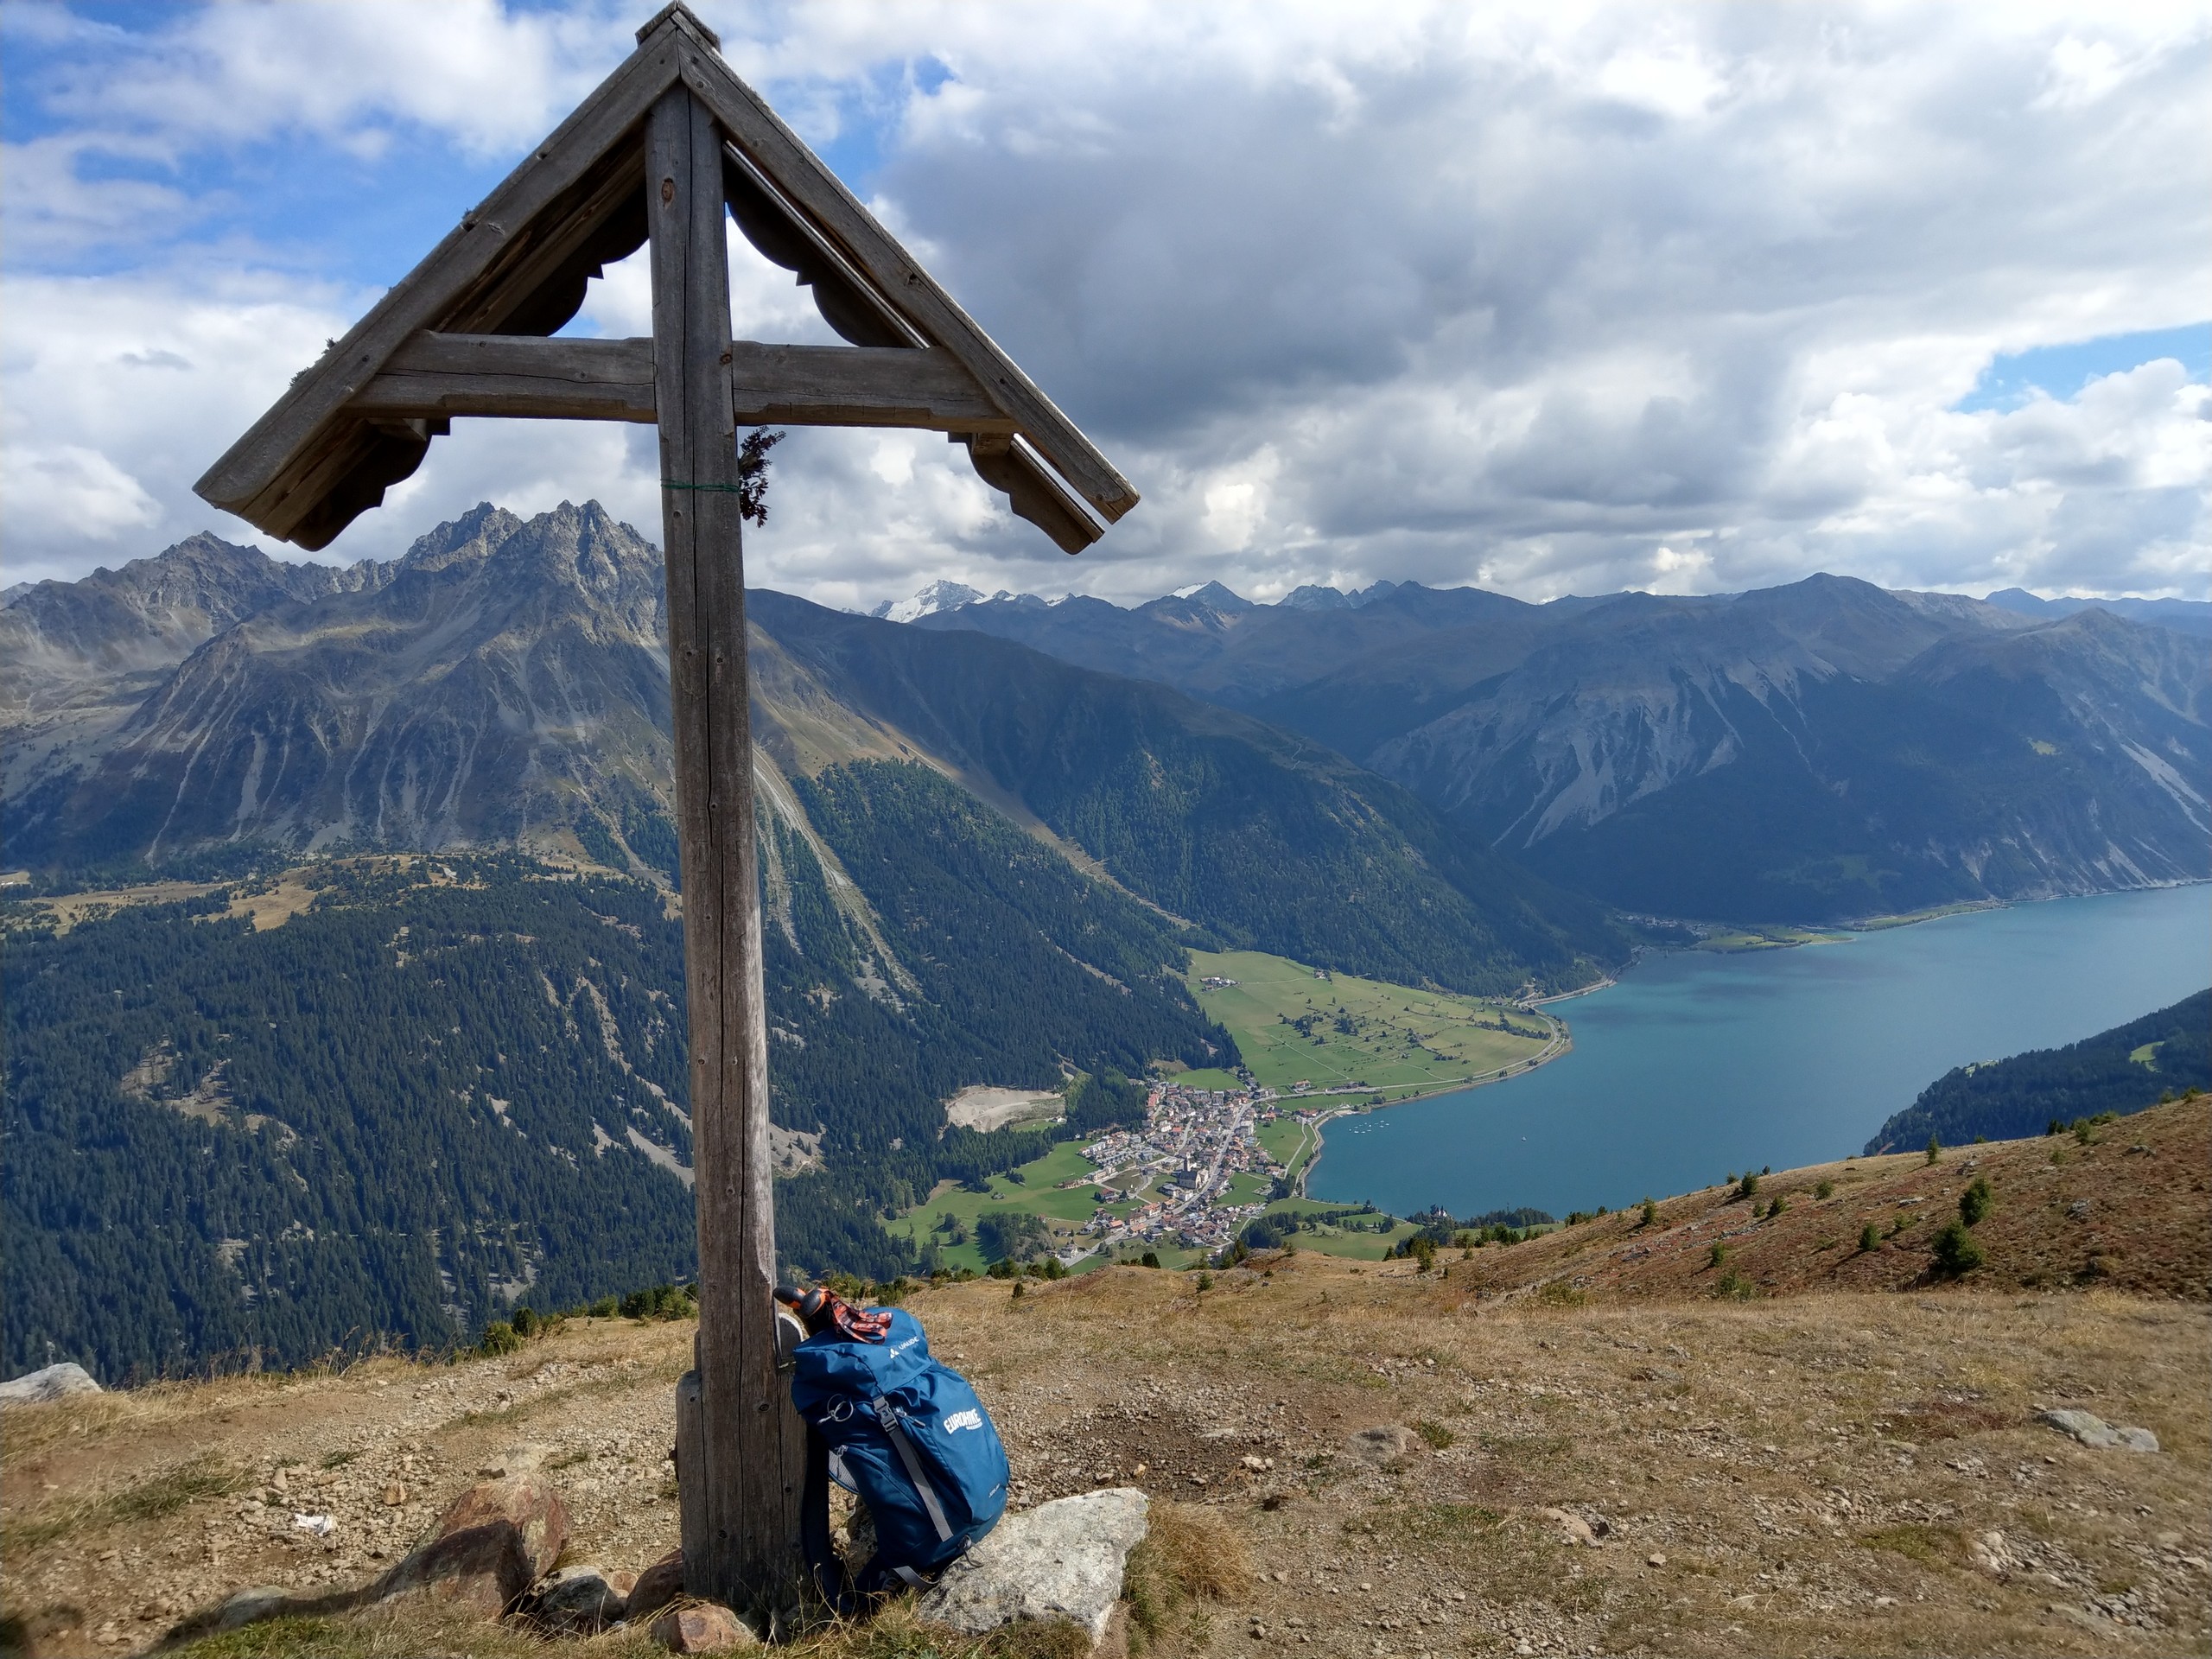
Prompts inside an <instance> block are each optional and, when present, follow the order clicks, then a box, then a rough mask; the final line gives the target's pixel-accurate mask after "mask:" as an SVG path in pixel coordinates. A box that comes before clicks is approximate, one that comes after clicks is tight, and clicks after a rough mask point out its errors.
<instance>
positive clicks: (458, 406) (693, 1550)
mask: <svg viewBox="0 0 2212 1659" xmlns="http://www.w3.org/2000/svg"><path fill="white" fill-rule="evenodd" d="M720 48H721V41H719V39H718V38H717V37H716V36H715V34H714V32H713V31H712V30H711V29H708V28H707V26H706V25H705V24H703V23H702V22H700V21H699V20H698V19H697V18H696V17H695V16H692V14H691V13H690V10H688V9H686V8H685V7H684V6H683V5H682V4H680V3H679V4H674V5H671V6H669V7H667V8H666V9H665V10H663V11H661V12H660V13H659V14H658V16H655V17H654V18H653V20H652V22H649V23H647V24H646V25H645V28H643V29H640V30H639V31H638V49H637V51H636V52H635V53H633V54H632V55H631V56H630V58H629V59H628V60H627V61H626V62H625V63H624V64H623V65H622V66H621V67H620V68H619V69H617V70H616V71H615V72H614V73H613V74H612V75H610V76H608V77H607V79H606V80H605V81H604V82H603V83H601V86H600V87H599V89H598V90H597V91H596V92H593V93H592V95H591V96H590V97H589V98H588V99H585V100H584V101H583V103H582V105H580V106H579V107H578V108H577V109H576V111H575V113H573V114H572V115H570V116H569V118H568V119H567V120H566V121H563V123H562V124H561V125H560V126H559V127H558V128H557V129H556V130H555V131H554V133H553V134H552V136H551V137H549V138H547V139H546V140H545V142H544V143H542V144H540V145H539V146H538V147H537V149H534V150H532V151H531V154H530V155H529V156H528V157H527V158H526V159H524V162H523V163H522V164H521V165H520V166H519V167H518V168H515V170H514V171H513V172H512V174H510V175H508V176H507V178H506V180H505V182H503V183H502V184H501V185H500V186H499V188H497V189H495V190H494V191H493V192H492V194H490V195H489V196H487V197H486V198H485V200H484V201H483V202H482V204H481V205H480V206H479V207H476V208H475V209H474V211H473V212H471V213H467V214H466V215H464V216H463V217H462V219H461V224H460V226H459V227H458V228H457V229H455V230H454V231H452V232H449V233H448V235H447V237H446V238H445V239H444V240H443V241H442V242H441V243H439V244H438V245H437V247H436V248H435V249H434V250H433V251H431V252H430V254H429V257H427V258H425V259H424V260H423V262H422V263H421V264H418V265H416V267H415V269H414V270H412V271H410V273H408V275H407V277H405V278H404V280H403V281H401V282H400V283H397V285H396V286H395V287H393V288H392V289H391V291H390V292H389V293H387V294H386V295H385V296H384V298H383V299H382V300H381V301H379V302H378V304H377V306H376V307H375V308H374V309H373V310H372V311H371V312H370V313H369V314H368V315H366V316H365V317H364V318H362V319H361V321H359V323H357V324H355V325H354V327H353V331H352V332H351V333H349V334H347V335H346V338H345V339H343V340H339V341H337V342H336V343H335V344H334V346H331V348H330V349H329V350H328V351H327V352H326V353H324V354H323V357H322V359H321V361H320V362H318V363H316V364H315V365H314V366H313V367H312V368H310V369H308V370H307V371H306V372H303V373H302V374H301V375H300V376H299V378H297V379H296V381H295V382H294V383H293V385H292V387H291V390H290V391H287V392H286V393H285V394H284V396H283V397H282V398H280V399H279V400H278V401H277V404H276V405H275V406H274V407H272V408H271V409H270V410H269V412H268V413H267V414H265V415H264V416H262V417H261V419H260V420H259V421H258V422H257V423H255V425H254V427H253V429H252V430H251V431H250V432H248V433H247V434H246V435H245V436H244V437H243V438H241V439H239V440H238V442H237V443H236V444H235V445H234V446H232V448H231V450H230V452H229V453H228V454H226V455H225V456H224V457H223V458H222V459H221V460H220V461H218V462H216V463H215V465H214V467H212V468H211V469H210V470H209V472H208V474H207V476H206V477H205V478H203V479H201V480H200V482H199V484H198V486H196V487H197V489H198V491H199V493H200V495H201V496H203V497H205V498H206V499H207V500H208V501H210V502H213V504H214V505H217V506H219V507H222V508H225V509H226V510H227V511H229V512H234V513H236V514H238V516H239V517H240V518H245V519H246V520H248V521H249V522H251V524H255V525H257V527H258V528H260V529H261V530H263V531H265V532H267V533H268V534H269V535H271V536H275V537H280V538H282V539H283V540H286V541H289V542H293V543H297V544H298V545H299V546H301V547H303V548H308V549H310V550H312V549H315V548H320V547H323V546H327V544H328V543H330V541H331V540H332V539H333V538H334V537H336V536H337V534H338V533H339V531H341V530H343V529H345V527H346V525H347V524H350V523H352V522H353V519H354V518H357V517H358V516H359V515H360V514H361V513H362V512H366V511H367V510H368V509H369V508H371V507H373V506H376V505H379V504H380V503H381V502H382V501H383V499H384V493H385V489H386V488H387V487H388V486H391V485H393V484H396V483H397V482H398V481H399V480H402V479H404V478H406V477H408V476H409V475H410V474H412V473H413V472H414V471H415V469H416V467H419V466H420V465H421V464H422V461H423V455H424V454H426V453H427V452H428V450H429V444H430V440H431V439H432V438H434V437H436V436H440V435H443V434H444V433H445V432H447V431H448V429H449V426H450V423H451V420H452V417H453V416H456V415H461V416H526V417H536V418H540V419H547V418H550V419H556V420H562V419H565V420H612V421H636V422H652V423H657V424H658V427H659V429H660V468H661V484H662V495H661V524H662V534H663V540H664V543H665V546H666V550H667V554H666V556H667V562H668V655H669V677H670V681H671V687H670V690H671V703H672V709H673V716H674V726H675V751H676V804H677V833H678V837H679V844H680V851H681V856H682V860H683V940H684V976H685V980H686V983H687V989H688V999H687V1000H688V1005H689V1008H690V1027H691V1032H690V1035H691V1073H690V1086H691V1113H692V1125H693V1161H694V1163H695V1165H696V1169H697V1185H696V1196H697V1204H698V1217H699V1293H700V1309H699V1338H698V1369H697V1370H696V1373H694V1374H693V1375H692V1376H687V1377H686V1378H685V1379H684V1381H683V1384H682V1385H680V1386H679V1388H678V1390H677V1446H678V1449H679V1459H678V1462H679V1469H680V1490H681V1494H682V1507H683V1578H684V1587H685V1588H686V1590H688V1591H689V1592H690V1593H692V1594H694V1595H699V1596H707V1597H711V1598H713V1599H715V1600H718V1601H722V1602H726V1603H728V1604H729V1605H733V1606H736V1607H740V1608H752V1609H757V1610H760V1611H769V1612H772V1613H773V1614H775V1615H776V1616H777V1618H779V1621H780V1620H781V1618H783V1617H784V1616H785V1615H786V1614H787V1613H788V1611H790V1610H791V1608H792V1607H793V1606H794V1605H795V1604H796V1601H797V1597H798V1589H799V1586H800V1584H801V1582H802V1580H803V1577H804V1570H805V1569H804V1561H803V1560H802V1556H801V1553H800V1547H799V1531H798V1498H799V1486H800V1482H801V1478H802V1475H803V1471H804V1427H803V1425H802V1424H801V1423H800V1422H799V1421H798V1417H797V1415H796V1414H794V1413H793V1412H792V1410H791V1404H790V1400H789V1396H788V1394H787V1392H786V1390H785V1384H784V1382H783V1379H782V1377H781V1376H779V1374H778V1370H777V1362H778V1359H779V1326H778V1322H777V1316H776V1313H775V1309H774V1306H773V1303H772V1299H771V1297H770V1294H769V1291H770V1287H772V1284H773V1283H774V1278H775V1270H776V1243H775V1217H774V1212H773V1208H772V1204H773V1200H772V1184H771V1164H770V1160H769V1155H768V1150H769V1149H768V1054H767V1049H768V1045H767V1030H766V1014H765V1010H764V1009H763V1007H762V997H763V991H762V987H761V973H760V886H759V880H758V874H757V868H756V861H755V852H754V848H753V780H752V736H751V732H750V729H749V725H748V721H747V704H746V672H745V661H746V645H745V578H744V567H743V563H742V558H741V543H740V537H739V524H740V516H741V515H740V512H739V508H740V505H741V496H740V494H739V493H738V492H739V487H740V483H741V476H740V473H739V466H738V447H737V442H736V432H737V428H738V427H739V426H741V425H747V426H751V425H758V424H762V423H769V422H778V423H787V424H791V425H816V426H902V427H918V428H925V429H932V430H936V431H941V432H944V433H947V434H949V435H950V440H951V442H956V443H962V444H965V445H966V446H967V448H968V452H969V456H970V457H971V458H972V460H973V461H974V463H975V467H976V471H977V472H978V473H979V474H982V477H983V479H984V480H985V481H986V482H988V484H990V485H991V486H993V487H994V488H995V489H998V490H1001V491H1002V492H1004V493H1007V495H1008V496H1009V497H1010V498H1011V499H1012V504H1013V508H1014V512H1016V513H1018V514H1020V516H1021V517H1022V518H1027V519H1028V520H1029V521H1030V522H1031V523H1033V524H1036V525H1038V526H1039V527H1040V528H1041V529H1042V530H1043V531H1045V532H1046V535H1048V536H1050V537H1052V540H1053V541H1054V542H1055V543H1058V545H1059V546H1060V547H1061V548H1063V549H1064V550H1066V551H1068V552H1070V553H1075V552H1079V551H1080V550H1082V549H1084V547H1086V546H1088V545H1089V544H1090V543H1092V542H1094V541H1096V539H1097V538H1098V537H1099V536H1100V535H1101V534H1103V526H1102V524H1101V522H1100V521H1101V520H1103V521H1104V523H1108V524H1110V523H1112V522H1113V521H1114V520H1115V519H1117V518H1120V517H1121V516H1122V514H1123V513H1125V512H1128V510H1129V509H1130V508H1131V507H1133V506H1135V505H1136V500H1137V496H1136V492H1135V490H1133V489H1132V488H1130V486H1129V484H1128V480H1126V479H1124V478H1123V477H1122V475H1121V474H1119V473H1118V472H1116V470H1115V469H1114V467H1112V465H1111V464H1110V463H1109V462H1108V461H1107V460H1106V458H1105V457H1104V456H1103V455H1102V454H1099V453H1098V451H1097V450H1096V448H1093V447H1092V446H1091V444H1090V442H1089V441H1088V440H1087V439H1086V438H1084V435H1083V434H1082V433H1081V432H1079V431H1077V429H1076V428H1075V425H1074V423H1072V422H1071V421H1069V420H1068V418H1067V417H1066V416H1064V415H1062V414H1061V413H1060V411H1059V410H1058V409H1056V408H1055V407H1053V405H1052V401H1051V400H1050V399H1049V398H1047V397H1046V396H1045V395H1044V394H1043V393H1042V392H1040V391H1038V389H1037V388H1036V386H1035V385H1033V384H1031V382H1030V380H1029V378H1028V377H1027V375H1025V374H1023V373H1022V372H1021V371H1020V368H1018V367H1016V366H1015V365H1014V361H1013V359H1010V358H1008V357H1007V355H1006V353H1004V352H1002V351H1001V350H1000V349H999V348H998V346H996V345H995V344H994V343H993V342H992V340H991V339H990V337H989V336H988V335H987V334H984V333H983V331H982V329H981V328H979V327H976V324H975V323H974V322H973V321H971V320H970V319H969V316H968V314H967V313H966V312H964V311H963V310H962V309H961V308H959V306H958V305H957V304H955V303H954V302H953V301H952V299H951V297H950V296H948V295H947V294H946V293H945V292H944V289H941V288H939V287H938V285H937V283H934V282H932V281H931V279H930V276H929V273H928V272H926V271H925V270H923V269H922V268H921V267H920V266H919V265H918V264H916V263H915V262H914V260H913V259H912V258H911V257H908V255H907V253H906V250H905V249H903V248H901V247H900V246H899V244H898V242H897V241H896V240H894V239H893V238H892V237H891V236H890V235H889V234H888V233H887V232H886V231H885V230H884V228H883V227H882V226H880V225H879V224H877V223H876V221H875V219H874V217H873V216H871V215H870V214H869V213H868V210H867V209H866V208H865V207H861V204H860V202H859V201H858V200H855V198H854V197H853V195H852V194H851V193H850V192H849V191H848V190H846V188H844V187H843V186H842V184H840V183H839V182H838V181H837V178H836V175H835V174H833V173H831V172H830V170H829V168H827V167H825V166H824V165H823V163H822V162H821V161H820V159H819V158H817V156H815V155H814V153H813V152H812V151H811V150H810V149H807V147H806V146H805V145H804V143H800V142H799V140H798V137H796V136H795V135H793V133H792V132H791V130H790V129H789V128H788V127H786V126H785V124H783V123H782V121H780V120H779V119H778V118H777V117H776V114H775V112H774V111H772V110H771V109H770V108H769V107H768V106H767V105H766V104H765V103H764V102H762V101H761V99H760V97H759V96H758V95H757V94H756V93H754V92H753V90H752V88H750V87H749V86H746V84H745V83H744V82H743V81H741V80H740V79H738V78H737V76H736V74H735V73H733V72H732V70H731V69H730V67H729V66H728V64H727V63H725V62H724V61H723V60H722V57H721V49H720ZM725 208H727V209H728V211H729V212H730V213H733V214H734V216H735V218H736V219H737V223H738V226H739V228H740V229H741V230H742V231H743V232H744V233H745V235H746V237H747V238H748V239H749V240H750V241H751V242H752V244H753V246H754V247H756V248H758V249H759V250H760V251H761V252H762V253H763V254H765V255H766V257H768V258H770V259H772V260H773V261H774V262H775V263H776V264H779V265H782V266H784V267H785V269H787V270H793V271H796V272H797V273H798V281H799V282H800V283H803V284H805V285H808V286H810V287H811V288H812V289H813V290H814V300H815V303H816V305H817V307H819V308H820V309H821V312H822V315H823V317H824V318H825V319H826V320H827V321H829V325H830V327H833V328H835V329H836V331H837V333H838V334H841V335H842V336H843V337H844V338H845V339H847V340H850V341H852V342H853V344H852V345H851V346H771V345H760V344H756V343H754V342H753V341H750V340H732V339H731V338H730V315H729V270H728V259H727V245H726V243H725V240H724V234H723V227H722V214H723V212H724V210H725ZM648 241H650V242H651V244H652V295H653V335H652V339H651V340H555V339H551V338H550V335H551V334H553V331H554V330H556V328H559V327H562V326H563V324H565V323H566V322H567V321H569V319H570V318H571V317H573V316H575V314H576V312H577V310H578V308H580V307H581V306H582V303H583V298H584V290H585V285H586V283H588V282H589V280H590V279H591V278H592V277H596V276H598V275H599V274H600V272H601V269H602V268H603V267H604V266H606V265H607V264H610V263H612V262H613V261H614V260H618V259H621V258H625V257H627V256H628V255H630V254H631V253H632V252H634V251H637V249H638V248H639V247H640V246H641V245H645V243H647V242H648ZM1055 474H1058V476H1057V477H1056V476H1055ZM1061 480H1065V485H1063V483H1062V481H1061ZM1086 504H1087V505H1086ZM1094 514H1095V515H1096V517H1094V516H1093V515H1094Z"/></svg>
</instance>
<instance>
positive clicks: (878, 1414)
mask: <svg viewBox="0 0 2212 1659" xmlns="http://www.w3.org/2000/svg"><path fill="white" fill-rule="evenodd" d="M872 1403H873V1405H874V1408H875V1420H876V1421H878V1422H880V1423H881V1424H882V1425H883V1432H884V1433H886V1434H887V1435H888V1436H890V1438H891V1444H892V1445H893V1446H896V1447H897V1448H898V1451H899V1462H901V1463H903V1464H905V1465H906V1478H907V1479H909V1480H911V1481H912V1482H913V1483H914V1491H916V1492H918V1493H919V1494H920V1495H921V1500H922V1508H923V1509H925V1510H928V1511H929V1517H930V1524H931V1526H933V1527H935V1528H936V1529H937V1541H938V1542H939V1543H940V1544H942V1543H945V1542H947V1541H950V1538H951V1537H952V1523H951V1522H950V1521H948V1520H946V1519H945V1518H944V1504H943V1503H939V1502H938V1496H937V1488H936V1487H934V1486H932V1485H931V1484H930V1478H929V1473H928V1471H925V1469H924V1468H923V1467H922V1459H921V1457H920V1455H919V1454H918V1453H917V1452H915V1450H914V1442H913V1440H912V1439H911V1438H910V1437H909V1436H908V1434H907V1433H906V1423H905V1422H904V1421H902V1420H901V1417H900V1414H899V1408H898V1407H896V1406H894V1405H893V1404H892V1403H891V1402H890V1401H889V1399H887V1397H886V1396H884V1395H880V1394H879V1395H876V1396H875V1399H874V1402H872Z"/></svg>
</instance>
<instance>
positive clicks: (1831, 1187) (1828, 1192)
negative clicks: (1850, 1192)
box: [1813, 1181, 1835, 1198]
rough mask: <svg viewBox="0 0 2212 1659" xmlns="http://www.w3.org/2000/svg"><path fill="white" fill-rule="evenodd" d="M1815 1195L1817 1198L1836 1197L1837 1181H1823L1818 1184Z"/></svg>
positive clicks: (1814, 1190)
mask: <svg viewBox="0 0 2212 1659" xmlns="http://www.w3.org/2000/svg"><path fill="white" fill-rule="evenodd" d="M1813 1196H1814V1197H1815V1198H1834V1196H1835V1183H1834V1181H1822V1182H1821V1184H1820V1185H1818V1186H1816V1187H1815V1188H1814V1189H1813Z"/></svg>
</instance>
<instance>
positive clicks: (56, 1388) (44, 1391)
mask: <svg viewBox="0 0 2212 1659" xmlns="http://www.w3.org/2000/svg"><path fill="white" fill-rule="evenodd" d="M99 1392H100V1385H99V1383H95V1382H93V1381H92V1373H91V1372H90V1371H88V1370H86V1369H85V1368H84V1367H83V1366H81V1365H79V1364H78V1363H76V1362H75V1361H74V1360H67V1359H65V1360H63V1361H62V1362H61V1363H60V1364H59V1365H48V1366H44V1367H42V1368H41V1369H40V1370H35V1371H26V1372H25V1373H23V1375H22V1376H18V1377H16V1378H13V1379H12V1380H10V1381H9V1382H6V1383H0V1406H42V1405H44V1404H45V1403H46V1402H48V1401H49V1400H60V1399H66V1398H67V1396H68V1395H73V1394H98V1393H99Z"/></svg>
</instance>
